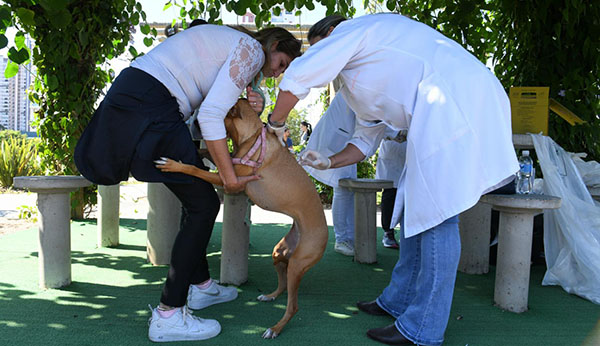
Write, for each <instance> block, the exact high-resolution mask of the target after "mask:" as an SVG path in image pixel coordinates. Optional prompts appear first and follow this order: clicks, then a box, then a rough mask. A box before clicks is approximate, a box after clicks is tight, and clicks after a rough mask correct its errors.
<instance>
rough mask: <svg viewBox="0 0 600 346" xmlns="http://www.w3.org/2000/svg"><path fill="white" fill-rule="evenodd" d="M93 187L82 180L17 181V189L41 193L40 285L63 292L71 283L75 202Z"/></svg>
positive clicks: (22, 179)
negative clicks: (73, 193) (76, 195)
mask: <svg viewBox="0 0 600 346" xmlns="http://www.w3.org/2000/svg"><path fill="white" fill-rule="evenodd" d="M89 185H91V183H90V182H89V181H87V180H86V179H85V178H83V177H80V176H33V177H15V178H14V186H15V187H16V188H25V189H29V190H30V191H32V192H37V207H38V210H39V212H40V213H39V223H38V226H39V233H38V234H39V238H38V244H39V255H38V263H39V285H40V287H41V288H59V287H63V286H67V285H69V284H70V283H71V203H70V202H71V198H70V195H69V193H70V192H71V191H75V190H77V189H79V188H81V187H85V186H89Z"/></svg>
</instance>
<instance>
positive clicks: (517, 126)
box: [509, 87, 550, 135]
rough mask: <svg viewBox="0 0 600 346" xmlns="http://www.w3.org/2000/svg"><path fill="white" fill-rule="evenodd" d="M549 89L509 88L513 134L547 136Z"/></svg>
mask: <svg viewBox="0 0 600 346" xmlns="http://www.w3.org/2000/svg"><path fill="white" fill-rule="evenodd" d="M549 91H550V88H549V87H511V88H510V93H509V98H510V111H511V113H512V131H513V134H526V133H540V132H541V133H542V134H544V135H548V93H549Z"/></svg>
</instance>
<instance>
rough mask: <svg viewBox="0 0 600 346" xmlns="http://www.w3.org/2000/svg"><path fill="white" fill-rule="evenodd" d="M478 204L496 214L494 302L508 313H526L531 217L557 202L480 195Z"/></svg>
mask: <svg viewBox="0 0 600 346" xmlns="http://www.w3.org/2000/svg"><path fill="white" fill-rule="evenodd" d="M480 201H481V202H484V203H488V204H491V205H492V207H493V208H494V209H496V210H498V211H499V212H500V222H499V224H498V226H499V227H498V256H497V259H496V282H495V287H494V302H495V303H496V306H498V307H500V308H502V309H504V310H508V311H511V312H516V313H520V312H524V311H527V301H528V296H529V273H530V269H531V268H530V266H531V243H532V241H533V240H532V235H533V217H534V215H536V214H539V213H541V212H543V210H544V209H557V208H559V207H560V204H561V199H560V198H558V197H554V196H548V195H535V194H530V195H484V196H481V199H480Z"/></svg>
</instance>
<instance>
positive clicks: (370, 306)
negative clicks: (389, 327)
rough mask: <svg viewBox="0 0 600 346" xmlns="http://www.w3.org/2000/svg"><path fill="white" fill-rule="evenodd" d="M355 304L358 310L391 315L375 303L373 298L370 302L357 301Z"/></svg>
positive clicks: (372, 313)
mask: <svg viewBox="0 0 600 346" xmlns="http://www.w3.org/2000/svg"><path fill="white" fill-rule="evenodd" d="M356 306H357V307H358V309H359V310H360V311H362V312H366V313H368V314H369V315H375V316H391V315H390V314H388V313H387V311H385V310H383V309H382V308H381V307H380V306H379V305H377V302H376V301H374V300H372V301H370V302H358V303H356Z"/></svg>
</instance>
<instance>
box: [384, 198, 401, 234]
mask: <svg viewBox="0 0 600 346" xmlns="http://www.w3.org/2000/svg"><path fill="white" fill-rule="evenodd" d="M396 191H398V189H396V188H391V189H384V190H383V193H382V194H381V228H383V230H384V231H386V232H391V231H393V230H394V227H390V223H392V214H393V213H394V203H396Z"/></svg>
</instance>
